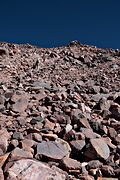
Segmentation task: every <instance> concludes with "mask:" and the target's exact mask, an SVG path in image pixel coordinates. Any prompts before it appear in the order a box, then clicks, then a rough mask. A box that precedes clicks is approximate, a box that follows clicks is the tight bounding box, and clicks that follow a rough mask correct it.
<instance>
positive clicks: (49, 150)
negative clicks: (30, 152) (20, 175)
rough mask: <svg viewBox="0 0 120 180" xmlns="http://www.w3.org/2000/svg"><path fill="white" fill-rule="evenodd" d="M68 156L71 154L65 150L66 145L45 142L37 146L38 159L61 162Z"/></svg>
mask: <svg viewBox="0 0 120 180" xmlns="http://www.w3.org/2000/svg"><path fill="white" fill-rule="evenodd" d="M68 154H69V152H68V151H67V150H66V149H65V147H64V145H62V144H60V143H57V142H54V141H48V142H45V141H43V142H42V143H39V144H38V145H37V153H36V158H37V159H40V158H42V157H43V158H44V157H45V158H48V159H52V160H61V159H62V158H64V157H65V156H67V155H68Z"/></svg>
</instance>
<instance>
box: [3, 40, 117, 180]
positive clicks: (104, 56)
mask: <svg viewBox="0 0 120 180" xmlns="http://www.w3.org/2000/svg"><path fill="white" fill-rule="evenodd" d="M119 177H120V51H119V50H112V49H100V48H96V47H94V46H87V45H82V44H80V43H79V42H77V41H73V42H71V43H70V44H69V45H68V46H66V47H58V48H50V49H47V48H46V49H45V48H38V47H35V46H31V45H29V44H27V45H17V44H9V43H0V180H4V179H5V180H50V179H53V180H78V179H80V180H119Z"/></svg>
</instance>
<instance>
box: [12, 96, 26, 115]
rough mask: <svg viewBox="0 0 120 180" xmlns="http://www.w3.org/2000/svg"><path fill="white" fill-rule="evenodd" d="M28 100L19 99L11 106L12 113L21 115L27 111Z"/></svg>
mask: <svg viewBox="0 0 120 180" xmlns="http://www.w3.org/2000/svg"><path fill="white" fill-rule="evenodd" d="M27 106H28V100H27V98H25V97H24V98H20V99H18V100H17V101H16V102H15V104H13V105H12V111H14V112H16V113H22V112H24V111H25V110H26V109H27Z"/></svg>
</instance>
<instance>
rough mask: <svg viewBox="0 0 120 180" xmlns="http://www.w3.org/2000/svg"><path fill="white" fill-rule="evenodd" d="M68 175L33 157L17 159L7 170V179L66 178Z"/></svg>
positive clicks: (61, 179) (54, 179) (64, 179)
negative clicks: (32, 158)
mask: <svg viewBox="0 0 120 180" xmlns="http://www.w3.org/2000/svg"><path fill="white" fill-rule="evenodd" d="M66 178H67V175H66V174H65V173H64V172H62V171H59V170H57V169H56V170H54V169H52V168H50V167H49V166H48V165H46V164H44V163H42V162H38V161H35V160H31V159H21V160H18V161H15V162H14V163H13V165H12V166H11V167H10V168H9V169H8V170H7V172H6V180H20V179H21V180H33V179H34V180H38V179H44V180H47V179H53V180H56V179H57V180H66ZM1 180H2V179H1Z"/></svg>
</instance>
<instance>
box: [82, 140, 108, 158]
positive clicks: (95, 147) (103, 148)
mask: <svg viewBox="0 0 120 180" xmlns="http://www.w3.org/2000/svg"><path fill="white" fill-rule="evenodd" d="M84 155H85V156H86V157H87V158H88V159H90V160H94V159H97V158H99V159H105V160H106V159H107V158H108V157H109V155H110V149H109V147H108V145H107V144H106V143H105V142H104V141H103V140H102V139H100V138H97V139H91V140H90V144H89V147H88V148H87V150H86V151H85V153H84Z"/></svg>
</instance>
